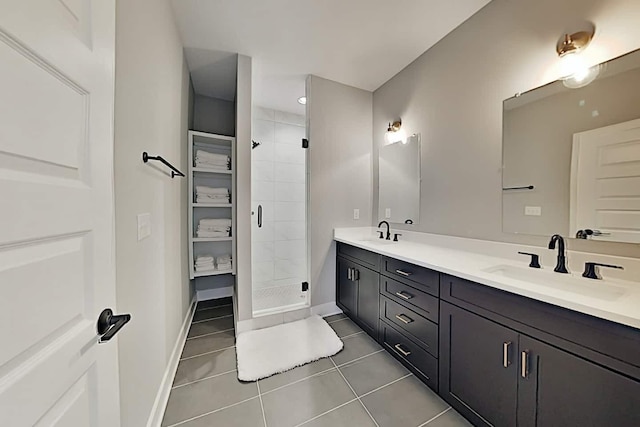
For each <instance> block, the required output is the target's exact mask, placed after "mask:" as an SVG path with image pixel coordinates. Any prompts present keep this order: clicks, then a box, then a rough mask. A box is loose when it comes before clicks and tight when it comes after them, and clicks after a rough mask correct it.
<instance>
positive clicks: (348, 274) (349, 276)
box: [347, 267, 351, 280]
mask: <svg viewBox="0 0 640 427" xmlns="http://www.w3.org/2000/svg"><path fill="white" fill-rule="evenodd" d="M347 279H349V280H351V267H349V268H347Z"/></svg>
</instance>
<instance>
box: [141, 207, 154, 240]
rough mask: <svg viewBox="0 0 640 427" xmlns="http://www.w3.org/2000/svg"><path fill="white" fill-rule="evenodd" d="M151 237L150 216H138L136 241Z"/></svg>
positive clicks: (145, 214)
mask: <svg viewBox="0 0 640 427" xmlns="http://www.w3.org/2000/svg"><path fill="white" fill-rule="evenodd" d="M149 236H151V214H150V213H143V214H139V215H138V241H140V240H142V239H146V238H147V237H149Z"/></svg>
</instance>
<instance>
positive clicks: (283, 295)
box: [251, 107, 310, 316]
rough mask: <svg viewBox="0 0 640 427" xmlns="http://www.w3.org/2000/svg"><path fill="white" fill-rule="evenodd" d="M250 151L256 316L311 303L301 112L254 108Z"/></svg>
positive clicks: (302, 119)
mask: <svg viewBox="0 0 640 427" xmlns="http://www.w3.org/2000/svg"><path fill="white" fill-rule="evenodd" d="M252 127H253V132H252V139H253V141H252V148H253V149H252V150H251V205H252V232H251V240H252V242H251V243H252V244H251V248H252V249H251V255H252V291H253V315H254V316H262V315H267V314H274V313H281V312H284V311H290V310H295V309H299V308H304V307H308V306H309V303H310V301H309V294H310V292H309V291H308V281H309V261H308V259H309V255H308V254H309V249H308V238H307V236H308V231H307V181H308V179H307V178H308V175H307V150H306V149H305V148H303V147H302V139H303V138H304V137H305V117H304V116H303V115H298V114H291V113H285V112H281V111H274V110H270V109H266V108H260V107H255V108H254V111H253V123H252Z"/></svg>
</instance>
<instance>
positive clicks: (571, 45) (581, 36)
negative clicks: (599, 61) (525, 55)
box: [556, 29, 600, 89]
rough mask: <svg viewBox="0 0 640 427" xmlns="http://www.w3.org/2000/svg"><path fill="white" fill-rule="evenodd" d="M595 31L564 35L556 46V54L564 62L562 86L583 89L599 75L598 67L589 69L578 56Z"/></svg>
mask: <svg viewBox="0 0 640 427" xmlns="http://www.w3.org/2000/svg"><path fill="white" fill-rule="evenodd" d="M594 32H595V29H592V30H590V31H578V32H577V33H573V34H565V35H564V36H563V37H562V38H561V39H560V40H559V41H558V44H557V45H556V52H557V53H558V56H559V57H560V58H562V61H563V62H564V64H563V65H564V66H563V69H564V70H565V72H564V73H563V74H564V77H563V78H562V81H563V84H564V85H565V86H566V87H568V88H570V89H577V88H580V87H584V86H586V85H588V84H589V83H591V82H592V81H594V80H595V79H596V77H598V74H600V67H599V66H598V65H596V66H593V67H589V66H588V65H587V64H586V62H585V60H584V58H582V57H581V56H580V55H579V54H580V52H581V51H583V50H584V49H585V48H586V47H587V46H589V43H591V40H592V39H593V35H594Z"/></svg>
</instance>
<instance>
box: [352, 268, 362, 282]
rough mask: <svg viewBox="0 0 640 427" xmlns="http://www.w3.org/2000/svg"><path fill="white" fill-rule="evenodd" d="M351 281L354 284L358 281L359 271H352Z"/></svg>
mask: <svg viewBox="0 0 640 427" xmlns="http://www.w3.org/2000/svg"><path fill="white" fill-rule="evenodd" d="M353 280H354V281H356V282H357V281H358V280H360V270H358V269H356V268H354V269H353Z"/></svg>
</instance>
